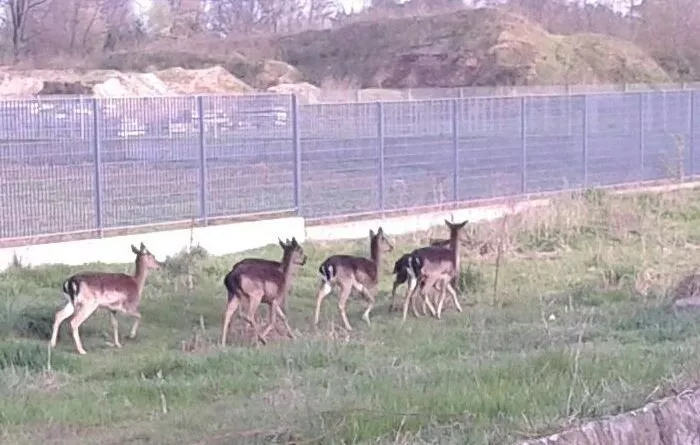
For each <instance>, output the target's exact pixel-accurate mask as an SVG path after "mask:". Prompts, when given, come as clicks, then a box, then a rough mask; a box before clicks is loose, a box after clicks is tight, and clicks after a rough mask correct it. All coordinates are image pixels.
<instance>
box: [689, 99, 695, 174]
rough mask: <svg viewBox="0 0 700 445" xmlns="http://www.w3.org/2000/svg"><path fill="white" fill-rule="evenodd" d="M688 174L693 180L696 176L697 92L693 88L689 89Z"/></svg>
mask: <svg viewBox="0 0 700 445" xmlns="http://www.w3.org/2000/svg"><path fill="white" fill-rule="evenodd" d="M688 127H690V128H689V131H688V157H689V159H688V169H689V170H690V171H689V172H688V176H690V180H691V181H692V180H693V176H695V161H694V159H693V158H694V157H695V156H694V155H695V148H694V145H695V92H694V91H693V90H692V89H691V90H689V91H688Z"/></svg>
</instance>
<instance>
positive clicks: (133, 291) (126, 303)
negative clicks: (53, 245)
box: [50, 243, 161, 355]
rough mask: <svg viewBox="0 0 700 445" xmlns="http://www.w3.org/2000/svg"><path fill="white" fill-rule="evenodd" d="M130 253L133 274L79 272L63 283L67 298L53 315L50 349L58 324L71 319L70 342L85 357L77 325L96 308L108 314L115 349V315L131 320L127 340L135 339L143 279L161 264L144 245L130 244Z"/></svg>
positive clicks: (117, 334) (117, 333) (116, 327)
mask: <svg viewBox="0 0 700 445" xmlns="http://www.w3.org/2000/svg"><path fill="white" fill-rule="evenodd" d="M131 250H132V252H134V254H135V255H136V261H135V263H136V265H135V268H134V274H133V275H128V274H124V273H110V272H82V273H78V274H75V275H72V276H71V277H69V278H68V279H67V280H66V281H64V282H63V293H64V294H65V296H66V298H67V299H68V303H67V304H66V305H65V306H64V307H63V308H62V309H60V310H58V312H56V317H55V319H54V323H53V331H52V332H51V343H50V345H51V347H52V348H54V347H56V340H57V337H58V329H59V327H60V326H61V323H63V321H64V320H66V319H67V318H69V317H71V316H73V318H72V319H71V321H70V327H71V330H72V331H73V341H74V342H75V347H76V349H77V350H78V353H79V354H81V355H83V354H85V349H84V348H83V343H82V341H81V340H80V332H79V329H80V325H82V324H83V323H84V322H85V320H87V319H88V318H89V317H90V315H92V314H93V313H94V312H95V311H96V310H97V309H98V308H105V309H107V310H109V311H110V317H111V321H112V330H113V334H114V346H115V347H117V348H121V346H122V345H121V343H120V342H119V323H118V321H117V312H121V313H124V314H127V315H129V316H131V317H133V318H134V324H133V325H132V326H131V333H130V334H129V338H135V337H136V331H137V330H138V328H139V323H140V322H141V313H140V312H139V303H140V302H141V293H142V292H143V287H144V284H145V283H146V277H147V276H148V272H149V271H150V270H153V269H158V268H159V267H160V266H161V263H160V262H158V261H157V260H156V258H155V257H154V256H153V254H152V253H151V252H149V251H148V249H146V246H144V244H143V243H141V246H140V248H138V249H137V248H136V246H134V245H132V246H131Z"/></svg>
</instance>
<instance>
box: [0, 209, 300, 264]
mask: <svg viewBox="0 0 700 445" xmlns="http://www.w3.org/2000/svg"><path fill="white" fill-rule="evenodd" d="M293 236H295V237H296V238H297V240H298V241H299V242H303V241H304V240H305V233H304V219H303V218H298V217H293V218H278V219H269V220H264V221H251V222H242V223H235V224H222V225H217V226H209V227H197V228H194V229H181V230H168V231H161V232H151V233H142V234H136V235H124V236H114V237H109V238H95V239H87V240H78V241H64V242H59V243H51V244H35V245H28V246H21V247H8V248H3V249H0V270H5V269H7V267H8V266H10V265H11V264H12V262H13V258H14V256H15V255H16V256H17V258H18V259H19V260H20V261H21V263H22V264H24V265H39V264H52V263H63V264H71V265H79V264H85V263H92V262H103V263H129V262H131V261H133V260H134V254H133V253H132V252H131V248H130V247H129V246H130V245H131V244H134V245H136V246H138V245H139V244H140V243H141V242H143V243H144V244H145V245H146V247H148V249H149V250H150V251H151V252H152V253H153V254H154V255H155V256H156V258H158V259H159V260H164V259H165V257H166V256H169V255H174V254H177V253H179V252H180V251H182V249H184V248H188V247H189V246H190V245H200V246H201V247H203V248H205V249H206V250H207V251H208V252H209V253H211V254H212V255H224V254H227V253H236V252H241V251H244V250H248V249H254V248H256V247H262V246H265V245H268V244H272V243H277V238H278V237H279V238H282V239H283V240H284V239H285V238H292V237H293Z"/></svg>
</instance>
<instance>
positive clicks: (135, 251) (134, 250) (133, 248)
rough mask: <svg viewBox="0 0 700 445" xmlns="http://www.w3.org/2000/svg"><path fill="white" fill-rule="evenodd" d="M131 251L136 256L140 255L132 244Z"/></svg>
mask: <svg viewBox="0 0 700 445" xmlns="http://www.w3.org/2000/svg"><path fill="white" fill-rule="evenodd" d="M131 251H132V252H134V253H135V254H136V255H138V254H139V253H141V251H140V250H139V249H137V248H136V246H134V245H133V244H132V245H131Z"/></svg>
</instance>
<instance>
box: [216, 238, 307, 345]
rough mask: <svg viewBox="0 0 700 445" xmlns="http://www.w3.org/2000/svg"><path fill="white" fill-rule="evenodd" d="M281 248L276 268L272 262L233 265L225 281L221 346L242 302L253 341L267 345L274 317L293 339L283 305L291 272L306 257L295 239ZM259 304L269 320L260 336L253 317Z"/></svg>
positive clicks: (260, 261) (289, 283)
mask: <svg viewBox="0 0 700 445" xmlns="http://www.w3.org/2000/svg"><path fill="white" fill-rule="evenodd" d="M280 246H282V249H283V250H284V256H283V260H282V262H281V264H280V265H279V266H278V265H276V264H275V263H276V262H274V261H269V260H259V259H252V258H244V259H243V260H241V261H239V262H238V263H236V264H234V266H233V267H232V268H231V271H230V272H229V273H227V274H226V276H225V277H224V286H225V287H226V291H227V293H228V301H227V303H226V311H225V314H224V323H223V328H222V332H221V346H226V337H227V336H228V331H229V328H230V326H231V320H232V318H233V316H234V315H235V313H236V311H237V310H238V307H239V306H240V304H241V302H242V301H243V300H246V301H247V303H248V310H247V311H246V312H245V314H244V315H243V319H244V320H245V321H246V322H248V324H249V325H250V326H251V327H252V328H253V331H254V333H255V338H256V341H260V343H262V344H267V340H266V337H267V335H268V334H269V333H270V331H271V330H272V329H273V328H274V326H275V323H276V321H277V317H279V318H281V319H282V321H283V322H284V327H285V329H286V331H287V336H288V337H289V338H291V339H293V338H294V334H293V333H292V329H291V327H290V326H289V322H288V320H287V314H286V312H285V310H284V309H283V308H282V303H283V302H284V300H285V298H286V296H287V293H289V290H290V288H291V285H292V276H293V271H294V269H295V268H296V267H299V266H303V265H304V264H306V254H304V249H303V248H302V247H301V245H300V244H299V243H298V242H297V239H296V237H293V238H292V241H291V242H290V243H289V244H287V245H285V244H284V243H282V241H280ZM261 303H264V304H267V305H268V308H269V313H270V317H269V323H268V325H267V326H266V327H265V328H264V329H263V331H262V332H259V329H258V324H257V322H256V321H255V313H256V311H257V309H258V306H260V304H261Z"/></svg>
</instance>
